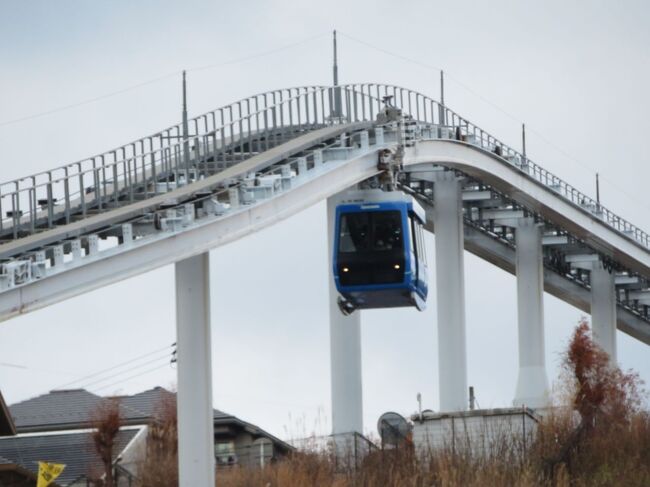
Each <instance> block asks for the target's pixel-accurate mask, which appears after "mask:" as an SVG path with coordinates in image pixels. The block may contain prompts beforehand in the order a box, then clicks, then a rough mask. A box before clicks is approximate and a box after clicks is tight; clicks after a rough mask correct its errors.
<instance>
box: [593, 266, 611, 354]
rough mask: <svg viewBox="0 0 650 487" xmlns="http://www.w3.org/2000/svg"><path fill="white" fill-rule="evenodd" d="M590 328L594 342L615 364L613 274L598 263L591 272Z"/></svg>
mask: <svg viewBox="0 0 650 487" xmlns="http://www.w3.org/2000/svg"><path fill="white" fill-rule="evenodd" d="M591 328H592V331H593V336H594V341H595V342H596V344H597V345H599V346H600V347H601V348H602V349H603V350H605V352H607V353H608V354H609V356H610V359H611V361H612V363H613V364H616V287H615V276H614V273H613V272H609V271H608V270H606V269H604V268H603V264H602V263H601V262H600V261H598V262H594V263H593V267H592V270H591Z"/></svg>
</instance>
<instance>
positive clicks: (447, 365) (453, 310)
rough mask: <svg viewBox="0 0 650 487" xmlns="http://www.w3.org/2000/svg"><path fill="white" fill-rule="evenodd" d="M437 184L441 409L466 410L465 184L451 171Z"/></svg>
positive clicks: (441, 175)
mask: <svg viewBox="0 0 650 487" xmlns="http://www.w3.org/2000/svg"><path fill="white" fill-rule="evenodd" d="M434 185H435V186H434V192H433V194H434V209H433V225H434V230H435V241H436V290H437V299H438V303H437V305H438V375H439V379H440V384H439V385H440V410H441V411H462V410H465V409H467V405H468V402H467V401H468V396H467V350H466V339H465V276H464V272H465V267H464V259H463V252H464V243H463V207H462V196H461V187H460V182H459V180H458V178H457V177H456V176H455V174H454V173H452V172H451V171H445V172H441V173H439V174H436V176H435V183H434Z"/></svg>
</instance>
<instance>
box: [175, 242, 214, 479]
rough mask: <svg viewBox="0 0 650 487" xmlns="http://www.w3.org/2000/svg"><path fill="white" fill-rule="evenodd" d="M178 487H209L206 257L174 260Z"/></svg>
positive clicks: (210, 437) (211, 453)
mask: <svg viewBox="0 0 650 487" xmlns="http://www.w3.org/2000/svg"><path fill="white" fill-rule="evenodd" d="M176 337H177V338H176V341H177V343H176V347H177V365H178V394H177V408H178V467H179V485H180V487H196V486H206V487H207V486H213V485H214V477H215V475H214V467H215V457H214V420H213V412H212V360H211V344H212V340H211V333H210V254H209V252H204V253H202V254H199V255H195V256H193V257H189V258H187V259H184V260H181V261H178V262H176Z"/></svg>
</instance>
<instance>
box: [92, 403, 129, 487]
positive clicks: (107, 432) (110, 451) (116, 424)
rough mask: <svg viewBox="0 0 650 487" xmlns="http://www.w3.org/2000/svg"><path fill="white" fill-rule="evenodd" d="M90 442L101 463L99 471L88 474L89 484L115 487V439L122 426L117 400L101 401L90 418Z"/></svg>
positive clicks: (99, 486)
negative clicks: (91, 429)
mask: <svg viewBox="0 0 650 487" xmlns="http://www.w3.org/2000/svg"><path fill="white" fill-rule="evenodd" d="M91 424H92V428H93V430H94V431H93V432H92V441H93V446H94V447H95V451H96V452H97V455H98V456H99V459H100V460H101V463H102V469H101V471H91V472H89V477H90V479H91V482H92V483H93V484H94V485H96V486H98V487H115V482H114V480H113V457H114V454H115V451H114V448H115V439H116V438H117V434H118V433H119V431H120V427H121V426H122V418H121V416H120V403H119V401H118V400H117V399H105V400H103V401H101V402H100V403H99V405H98V407H97V409H96V411H95V412H94V413H93V415H92V417H91Z"/></svg>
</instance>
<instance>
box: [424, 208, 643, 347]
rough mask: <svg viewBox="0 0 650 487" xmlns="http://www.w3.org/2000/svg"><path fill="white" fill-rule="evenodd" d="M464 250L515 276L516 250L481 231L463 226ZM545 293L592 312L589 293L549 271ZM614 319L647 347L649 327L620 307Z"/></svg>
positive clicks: (429, 224) (430, 223) (429, 219)
mask: <svg viewBox="0 0 650 487" xmlns="http://www.w3.org/2000/svg"><path fill="white" fill-rule="evenodd" d="M432 212H433V207H432V206H431V207H428V208H427V225H426V229H427V230H428V231H430V232H434V227H433V221H432V220H433V217H432V216H430V215H432ZM465 250H466V251H468V252H470V253H471V254H473V255H476V256H477V257H479V258H481V259H483V260H485V261H487V262H489V263H491V264H493V265H495V266H496V267H498V268H499V269H502V270H504V271H506V272H508V273H510V274H512V275H515V274H516V271H515V260H516V256H515V250H514V249H513V248H511V247H510V246H508V245H506V244H504V243H503V242H501V241H499V240H497V239H495V238H493V237H490V236H489V235H487V234H485V233H483V232H481V231H480V230H477V229H474V228H472V227H469V226H465ZM616 279H617V281H619V280H620V281H622V282H625V281H631V282H636V280H637V278H622V277H621V276H618V277H617V278H616ZM617 283H618V282H617ZM544 291H545V292H547V293H549V294H550V295H552V296H555V297H556V298H558V299H561V300H562V301H564V302H565V303H568V304H570V305H571V306H575V307H576V308H577V309H579V310H581V311H583V312H585V313H591V292H590V290H589V289H587V288H585V287H584V286H581V285H580V284H578V283H576V282H575V281H572V280H570V279H566V278H565V277H563V276H561V275H560V274H558V273H556V272H553V271H551V270H550V269H544ZM616 318H617V326H618V329H619V330H620V331H622V332H623V333H626V334H628V335H630V336H631V337H634V338H636V339H637V340H639V341H641V342H643V343H645V344H646V345H650V326H648V322H647V321H645V320H644V319H642V318H641V317H640V316H639V315H638V314H636V313H634V312H633V311H631V310H629V309H627V308H625V307H622V306H618V310H617V316H616Z"/></svg>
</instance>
